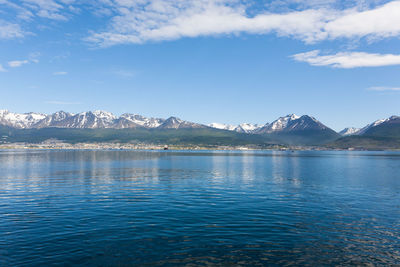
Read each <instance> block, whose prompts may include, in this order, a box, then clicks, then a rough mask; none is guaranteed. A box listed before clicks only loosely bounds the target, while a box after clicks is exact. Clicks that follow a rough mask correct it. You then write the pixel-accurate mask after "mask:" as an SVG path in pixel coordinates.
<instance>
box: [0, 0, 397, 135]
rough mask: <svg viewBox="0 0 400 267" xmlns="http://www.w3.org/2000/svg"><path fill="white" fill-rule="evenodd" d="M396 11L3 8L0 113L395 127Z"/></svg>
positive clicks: (266, 5) (151, 1)
mask: <svg viewBox="0 0 400 267" xmlns="http://www.w3.org/2000/svg"><path fill="white" fill-rule="evenodd" d="M399 37H400V1H383V0H353V1H339V0H306V1H300V0H275V1H273V0H269V1H264V0H257V1H255V0H250V1H240V0H185V1H183V0H163V1H161V0H98V1H94V0H0V93H1V97H0V109H7V110H10V111H13V112H19V113H23V112H31V111H34V112H41V113H52V112H55V111H59V110H64V111H69V112H82V111H89V110H106V111H110V112H112V113H114V114H115V115H121V114H123V113H135V114H141V115H144V116H149V117H161V118H167V117H169V116H177V117H179V118H182V119H184V120H188V121H194V122H199V123H204V124H208V123H212V122H219V123H228V124H239V123H243V122H248V123H258V124H265V123H267V122H272V121H273V120H275V119H277V118H278V117H280V116H285V115H287V114H292V113H295V114H297V115H303V114H307V115H311V116H314V117H316V118H317V119H318V120H320V121H321V122H323V123H324V124H326V125H327V126H329V127H331V128H333V129H335V130H341V129H343V128H345V127H362V126H365V125H366V124H368V123H371V122H372V121H375V120H377V119H381V118H387V117H389V116H391V115H400V110H399V109H400V40H399Z"/></svg>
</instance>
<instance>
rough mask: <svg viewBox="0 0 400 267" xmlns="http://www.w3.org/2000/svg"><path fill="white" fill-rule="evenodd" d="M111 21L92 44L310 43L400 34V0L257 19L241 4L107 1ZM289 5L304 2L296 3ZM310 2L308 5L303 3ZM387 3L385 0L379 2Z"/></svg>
mask: <svg viewBox="0 0 400 267" xmlns="http://www.w3.org/2000/svg"><path fill="white" fill-rule="evenodd" d="M102 2H103V3H106V4H105V5H103V6H101V8H103V9H104V8H105V7H108V9H109V10H110V14H115V15H113V16H112V18H111V23H110V25H108V29H107V30H105V31H100V32H92V33H91V35H90V36H89V37H88V38H87V40H88V41H90V42H92V43H94V44H96V45H98V46H112V45H116V44H127V43H137V44H140V43H144V42H148V41H162V40H176V39H180V38H183V37H199V36H213V35H223V34H240V33H248V34H268V33H276V34H277V35H278V36H288V37H292V38H296V39H300V40H302V41H304V42H306V43H314V42H317V41H321V40H327V39H336V38H364V37H367V38H370V39H375V38H386V37H397V36H400V15H399V14H400V1H392V2H389V3H387V4H384V5H381V6H374V5H372V7H371V5H366V4H359V3H361V2H365V1H361V2H360V1H356V6H355V7H354V6H353V7H351V8H347V9H344V10H340V9H337V8H336V9H335V8H334V7H335V5H334V4H335V3H336V4H337V1H330V0H310V1H306V3H305V4H303V5H302V6H303V7H305V8H304V9H302V10H295V11H293V10H287V11H285V12H284V13H271V11H265V10H264V11H261V12H259V13H257V14H254V15H249V13H251V12H250V11H249V10H248V9H249V8H248V7H249V6H251V4H250V3H254V2H251V1H249V2H247V5H244V4H243V2H242V1H238V0H202V1H198V0H197V1H196V0H185V1H183V0H163V1H161V0H142V1H128V0H115V1H102ZM289 2H297V3H299V2H301V1H297V0H292V1H289ZM303 2H304V1H303ZM374 2H378V3H381V1H374Z"/></svg>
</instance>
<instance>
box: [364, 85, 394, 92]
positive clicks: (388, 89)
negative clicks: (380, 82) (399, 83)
mask: <svg viewBox="0 0 400 267" xmlns="http://www.w3.org/2000/svg"><path fill="white" fill-rule="evenodd" d="M368 90H369V91H380V92H382V91H397V92H400V87H387V86H374V87H370V88H368Z"/></svg>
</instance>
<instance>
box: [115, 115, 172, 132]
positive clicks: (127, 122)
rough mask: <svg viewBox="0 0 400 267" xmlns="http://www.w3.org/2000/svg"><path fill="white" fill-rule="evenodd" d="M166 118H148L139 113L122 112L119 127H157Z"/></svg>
mask: <svg viewBox="0 0 400 267" xmlns="http://www.w3.org/2000/svg"><path fill="white" fill-rule="evenodd" d="M164 121H165V120H164V119H159V118H146V117H144V116H141V115H137V114H128V113H125V114H122V115H121V117H119V118H118V122H117V128H120V129H121V128H136V127H145V128H157V127H159V126H160V125H161V124H162V123H163V122H164Z"/></svg>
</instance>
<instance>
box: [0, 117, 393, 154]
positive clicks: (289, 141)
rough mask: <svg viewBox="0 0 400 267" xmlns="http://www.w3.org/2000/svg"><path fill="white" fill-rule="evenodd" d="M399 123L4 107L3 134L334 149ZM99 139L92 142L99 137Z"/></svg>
mask: <svg viewBox="0 0 400 267" xmlns="http://www.w3.org/2000/svg"><path fill="white" fill-rule="evenodd" d="M398 121H400V117H398V116H392V117H390V118H387V119H382V120H377V121H375V122H373V123H371V124H368V125H367V126H365V127H363V128H361V129H358V128H346V129H344V130H342V131H340V132H339V133H337V132H335V131H334V130H332V129H330V128H329V127H327V126H326V125H324V124H322V123H321V122H320V121H318V120H317V119H315V118H314V117H311V116H308V115H303V116H297V115H295V114H290V115H287V116H283V117H280V118H278V119H276V120H275V121H273V122H272V123H265V124H263V125H257V124H250V123H242V124H239V125H237V126H234V125H227V124H221V123H212V124H209V125H204V124H199V123H194V122H189V121H184V120H181V119H179V118H177V117H169V118H167V119H162V118H147V117H144V116H141V115H137V114H128V113H126V114H122V115H121V116H119V117H117V116H115V115H113V114H112V113H110V112H107V111H100V110H97V111H88V112H81V113H77V114H73V113H68V112H64V111H59V112H55V113H53V114H49V115H46V114H41V113H34V112H30V113H24V114H19V113H13V112H9V111H7V110H0V128H1V129H2V132H3V134H4V133H7V134H6V135H5V136H6V137H7V138H8V140H9V141H25V142H30V141H32V140H36V141H43V139H44V138H57V139H61V140H66V141H68V140H69V139H71V138H72V137H70V136H69V135H68V133H75V134H76V136H75V139H74V141H78V140H80V141H82V140H86V141H91V139H90V136H92V137H93V136H95V137H96V138H97V139H96V138H95V137H93V138H94V139H96V141H103V139H104V140H106V139H107V140H108V141H121V140H124V141H126V142H129V141H132V140H136V141H143V142H175V143H179V142H183V141H182V140H184V141H185V142H186V143H199V142H200V143H202V144H219V145H220V144H230V142H234V143H235V144H238V143H241V144H242V143H243V144H257V145H259V144H285V145H307V146H310V145H311V146H315V145H325V144H329V145H330V146H332V147H340V148H345V147H347V146H348V147H351V146H352V145H353V143H354V141H355V140H357V142H358V143H360V142H361V141H360V140H365V138H369V139H371V138H375V139H376V138H389V139H393V138H394V139H396V138H398V137H399V136H400V132H399V133H397V132H396V131H397V130H393V129H397V127H398V126H399V125H400V124H399V123H398ZM382 129H384V130H382ZM393 131H394V132H393ZM167 136H168V138H167ZM102 138H103V139H102ZM94 139H93V140H92V141H95V140H94ZM375 139H374V140H375ZM200 140H201V141H200ZM233 140H234V141H233ZM396 140H397V139H396ZM70 141H71V140H70ZM390 141H391V142H392V141H393V140H390ZM362 142H364V141H362Z"/></svg>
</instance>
